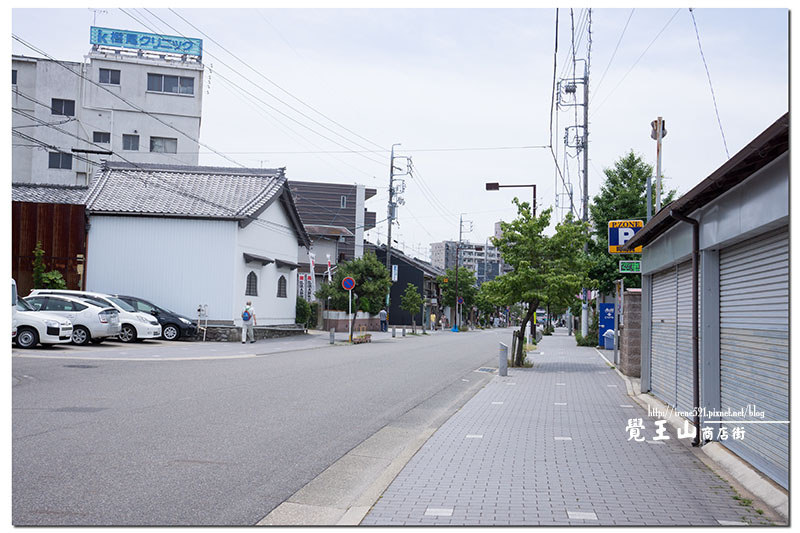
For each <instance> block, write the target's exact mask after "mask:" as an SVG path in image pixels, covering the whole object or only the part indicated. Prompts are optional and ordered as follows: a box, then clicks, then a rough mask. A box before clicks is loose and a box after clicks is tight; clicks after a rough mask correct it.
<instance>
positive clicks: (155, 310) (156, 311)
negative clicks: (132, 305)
mask: <svg viewBox="0 0 800 533" xmlns="http://www.w3.org/2000/svg"><path fill="white" fill-rule="evenodd" d="M150 313H151V314H152V315H153V316H158V309H153V310H152V311H150Z"/></svg>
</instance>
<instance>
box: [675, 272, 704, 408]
mask: <svg viewBox="0 0 800 533" xmlns="http://www.w3.org/2000/svg"><path fill="white" fill-rule="evenodd" d="M698 276H699V272H698ZM699 289H700V287H699V280H698V290H699ZM698 311H699V308H698ZM677 318H678V325H677V332H676V334H677V341H676V346H675V347H676V358H677V375H676V383H675V385H676V391H677V401H678V405H677V408H678V410H679V411H685V412H691V411H692V409H694V365H693V364H692V262H691V261H688V262H686V263H681V264H680V265H678V304H677Z"/></svg>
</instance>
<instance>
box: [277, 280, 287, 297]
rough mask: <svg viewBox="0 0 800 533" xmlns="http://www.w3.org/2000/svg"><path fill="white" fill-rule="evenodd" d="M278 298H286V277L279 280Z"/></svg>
mask: <svg viewBox="0 0 800 533" xmlns="http://www.w3.org/2000/svg"><path fill="white" fill-rule="evenodd" d="M278 298H286V276H281V277H279V278H278Z"/></svg>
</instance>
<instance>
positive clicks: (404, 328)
mask: <svg viewBox="0 0 800 533" xmlns="http://www.w3.org/2000/svg"><path fill="white" fill-rule="evenodd" d="M405 336H406V327H405V326H403V337H405Z"/></svg>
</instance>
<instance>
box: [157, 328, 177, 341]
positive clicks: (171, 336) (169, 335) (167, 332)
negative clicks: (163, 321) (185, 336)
mask: <svg viewBox="0 0 800 533" xmlns="http://www.w3.org/2000/svg"><path fill="white" fill-rule="evenodd" d="M161 335H162V336H163V337H164V339H165V340H168V341H176V340H178V337H180V336H181V330H180V329H179V328H178V326H176V325H175V324H167V325H166V326H164V329H163V330H162V331H161Z"/></svg>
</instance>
